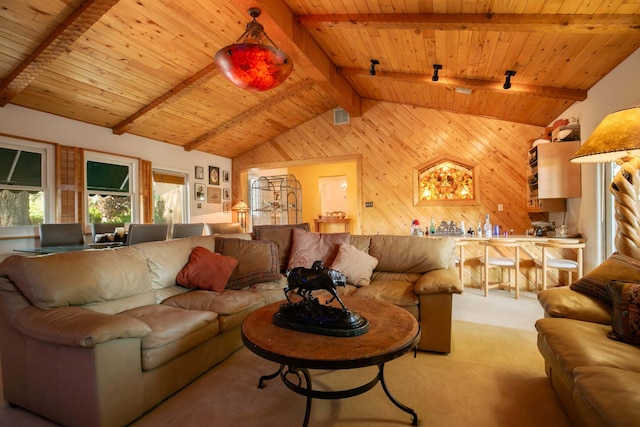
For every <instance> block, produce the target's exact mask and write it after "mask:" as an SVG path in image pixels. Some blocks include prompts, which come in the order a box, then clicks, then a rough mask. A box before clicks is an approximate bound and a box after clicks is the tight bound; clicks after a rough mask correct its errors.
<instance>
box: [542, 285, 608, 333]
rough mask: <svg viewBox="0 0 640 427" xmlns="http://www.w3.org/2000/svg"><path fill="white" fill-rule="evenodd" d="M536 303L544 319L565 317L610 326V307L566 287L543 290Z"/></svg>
mask: <svg viewBox="0 0 640 427" xmlns="http://www.w3.org/2000/svg"><path fill="white" fill-rule="evenodd" d="M538 301H539V302H540V305H542V308H543V309H544V313H545V317H566V318H569V319H575V320H583V321H586V322H593V323H602V324H604V325H609V324H611V306H609V305H607V304H606V303H604V302H602V301H599V300H597V299H595V298H591V297H590V296H588V295H585V294H583V293H580V292H576V291H574V290H573V289H571V288H570V287H568V286H562V287H559V288H550V289H545V290H544V291H542V292H540V293H539V294H538Z"/></svg>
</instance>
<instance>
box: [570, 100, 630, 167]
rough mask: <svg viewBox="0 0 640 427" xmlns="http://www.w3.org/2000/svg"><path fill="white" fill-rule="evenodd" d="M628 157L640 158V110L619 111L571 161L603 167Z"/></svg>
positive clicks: (602, 125) (602, 123) (607, 118)
mask: <svg viewBox="0 0 640 427" xmlns="http://www.w3.org/2000/svg"><path fill="white" fill-rule="evenodd" d="M627 156H640V107H636V108H628V109H625V110H620V111H616V112H613V113H611V114H609V115H608V116H607V117H605V118H604V120H602V122H600V124H599V125H598V127H597V128H596V129H595V130H594V131H593V133H592V134H591V135H590V136H589V138H588V139H587V140H586V141H585V143H584V144H582V146H581V147H580V149H579V150H578V151H577V152H576V154H575V155H574V156H573V157H572V158H571V161H572V162H574V163H603V162H614V161H616V160H618V159H620V158H622V157H627Z"/></svg>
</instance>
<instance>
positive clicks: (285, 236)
mask: <svg viewBox="0 0 640 427" xmlns="http://www.w3.org/2000/svg"><path fill="white" fill-rule="evenodd" d="M294 229H300V230H304V231H309V230H310V228H309V223H307V222H305V223H303V224H287V225H254V226H253V238H254V239H255V240H269V241H271V242H274V243H275V244H276V245H277V246H278V262H279V265H280V272H285V271H286V269H287V264H288V261H289V254H290V252H291V239H292V235H293V230H294Z"/></svg>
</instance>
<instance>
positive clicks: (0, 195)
mask: <svg viewBox="0 0 640 427" xmlns="http://www.w3.org/2000/svg"><path fill="white" fill-rule="evenodd" d="M52 162H53V147H52V146H49V145H46V144H39V143H35V142H31V141H18V140H15V142H14V140H12V139H11V138H1V139H0V227H26V226H30V227H31V229H33V226H37V225H38V224H41V223H43V222H49V218H51V212H52V211H53V209H52V206H53V192H52V189H50V188H48V183H49V182H53V179H52V177H51V176H50V175H49V173H51V172H52V171H53V165H52V164H51V163H52ZM3 234H5V233H3Z"/></svg>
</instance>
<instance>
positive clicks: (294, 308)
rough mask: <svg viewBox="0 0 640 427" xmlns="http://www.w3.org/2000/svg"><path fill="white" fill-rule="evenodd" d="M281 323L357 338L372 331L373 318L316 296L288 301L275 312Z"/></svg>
mask: <svg viewBox="0 0 640 427" xmlns="http://www.w3.org/2000/svg"><path fill="white" fill-rule="evenodd" d="M273 323H274V324H275V325H277V326H280V327H283V328H287V329H294V330H296V331H301V332H309V333H312V334H319V335H329V336H334V337H355V336H358V335H362V334H365V333H366V332H367V331H368V330H369V321H368V320H367V319H365V318H364V317H362V316H361V315H359V314H358V313H355V312H353V311H350V310H347V309H342V308H337V307H331V306H328V305H324V304H320V302H319V301H318V300H317V299H316V298H314V299H304V300H302V301H299V302H295V303H285V304H282V305H281V306H280V309H279V310H278V311H277V312H276V313H275V314H274V315H273Z"/></svg>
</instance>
